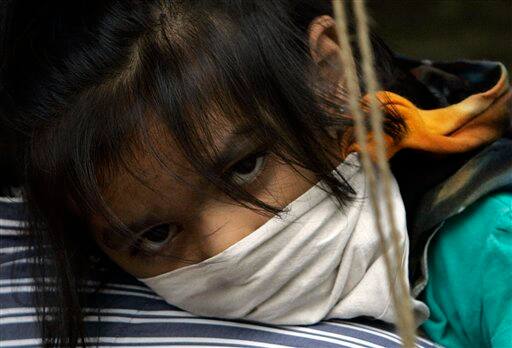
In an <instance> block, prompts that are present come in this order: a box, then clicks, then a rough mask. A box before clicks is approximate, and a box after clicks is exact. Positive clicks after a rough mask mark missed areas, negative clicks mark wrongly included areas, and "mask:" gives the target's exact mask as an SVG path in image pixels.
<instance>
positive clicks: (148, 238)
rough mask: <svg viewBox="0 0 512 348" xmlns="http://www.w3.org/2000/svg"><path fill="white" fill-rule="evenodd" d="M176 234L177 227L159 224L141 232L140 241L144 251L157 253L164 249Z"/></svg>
mask: <svg viewBox="0 0 512 348" xmlns="http://www.w3.org/2000/svg"><path fill="white" fill-rule="evenodd" d="M178 232H179V229H178V226H177V225H175V224H160V225H156V226H153V227H151V228H149V229H147V230H146V231H145V232H143V233H142V235H141V240H142V243H143V244H144V247H145V248H146V249H150V250H154V251H157V250H159V249H161V248H162V247H164V246H165V245H166V244H167V243H168V242H169V241H170V240H171V239H172V238H173V237H174V236H175V235H176V234H177V233H178Z"/></svg>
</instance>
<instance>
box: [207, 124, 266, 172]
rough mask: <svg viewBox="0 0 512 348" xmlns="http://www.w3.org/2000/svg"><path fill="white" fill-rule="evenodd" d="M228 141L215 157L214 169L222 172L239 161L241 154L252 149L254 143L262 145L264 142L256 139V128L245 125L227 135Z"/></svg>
mask: <svg viewBox="0 0 512 348" xmlns="http://www.w3.org/2000/svg"><path fill="white" fill-rule="evenodd" d="M225 139H226V140H225V141H224V142H223V145H222V147H223V150H222V151H220V153H219V154H218V155H217V156H215V158H214V161H213V165H212V169H214V170H216V171H222V170H223V169H224V168H225V167H226V166H227V165H229V164H230V163H232V162H233V161H235V160H236V159H238V157H239V155H240V152H241V151H242V152H244V150H245V149H246V148H250V147H251V145H253V144H254V143H258V144H260V143H261V142H262V141H260V140H256V139H255V138H254V127H253V126H251V125H250V124H245V125H242V126H239V127H237V128H235V129H234V130H233V131H231V132H229V133H228V134H226V138H225ZM252 147H254V146H252Z"/></svg>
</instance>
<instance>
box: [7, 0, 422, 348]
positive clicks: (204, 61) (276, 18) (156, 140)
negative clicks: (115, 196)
mask: <svg viewBox="0 0 512 348" xmlns="http://www.w3.org/2000/svg"><path fill="white" fill-rule="evenodd" d="M27 9H30V10H27ZM1 11H2V12H1V13H0V16H1V19H2V21H1V23H2V27H1V28H0V29H1V30H2V41H1V43H0V45H1V46H0V51H2V53H3V55H2V57H1V62H0V64H1V65H0V123H1V124H2V125H5V126H4V127H3V128H2V129H0V146H1V147H5V148H8V149H9V150H10V152H11V153H13V154H15V155H14V156H12V158H7V159H6V160H7V161H11V162H12V163H11V164H12V165H9V166H8V168H9V170H10V171H9V173H8V175H6V176H5V177H2V178H1V179H2V182H0V185H2V186H3V187H8V186H12V185H15V184H21V186H22V188H23V191H24V195H25V197H26V201H27V204H28V208H29V213H30V236H31V238H32V240H33V241H32V245H33V249H34V250H33V252H34V254H35V255H36V260H37V262H36V264H35V265H34V268H33V274H34V278H35V279H37V280H38V283H37V287H38V289H39V291H36V292H35V293H34V294H35V296H36V301H37V302H36V303H37V306H38V310H39V315H40V318H41V330H42V334H43V340H44V344H45V345H46V346H59V345H63V346H76V345H77V344H84V345H85V341H84V337H85V332H84V324H83V317H84V313H83V311H82V309H83V308H85V307H87V305H88V297H87V296H86V294H85V292H84V281H85V279H91V278H93V279H98V280H99V281H100V284H101V281H102V280H105V279H106V278H108V274H109V272H111V271H112V270H114V269H115V267H116V266H115V265H114V263H112V262H110V261H108V260H107V259H106V258H105V257H103V253H102V251H100V250H99V248H98V247H97V245H96V242H95V240H94V238H93V236H92V234H91V233H90V228H91V216H100V217H101V218H102V219H103V220H105V221H107V222H108V226H109V228H110V231H113V232H112V233H113V236H114V237H112V238H111V239H112V240H111V241H110V244H111V247H113V248H123V247H127V245H126V244H127V242H126V241H130V242H134V241H137V239H138V237H140V234H137V233H134V231H132V229H130V228H129V227H128V226H127V224H126V223H125V221H123V219H120V218H119V216H118V215H117V214H115V212H114V211H113V210H112V209H111V207H110V205H109V204H108V202H107V201H106V198H105V192H108V191H109V189H110V183H111V181H112V180H113V178H116V177H117V176H119V173H121V172H123V173H129V174H130V175H131V176H132V177H134V178H139V179H141V180H140V181H142V182H143V181H144V180H143V179H142V178H143V177H145V176H144V174H145V173H141V172H138V171H137V170H136V169H134V167H135V166H134V163H137V162H138V161H140V154H141V153H143V154H144V156H146V157H150V158H151V159H152V160H153V161H154V162H155V163H158V164H159V165H160V166H161V167H162V168H165V169H166V170H167V174H168V176H169V177H172V178H174V179H175V180H178V181H179V182H181V183H182V185H185V186H187V187H190V190H191V191H193V192H202V191H201V190H202V187H208V188H209V189H212V190H214V191H215V192H221V193H222V194H223V195H224V196H226V197H227V198H228V199H229V200H231V201H232V202H234V204H237V205H239V206H243V207H245V208H247V209H250V210H253V211H256V212H258V213H261V214H264V215H265V214H267V215H274V214H279V212H280V210H281V207H280V206H275V205H272V204H268V203H267V202H264V201H262V200H261V199H259V198H258V197H257V196H256V195H255V194H253V192H251V190H249V189H247V186H245V185H243V182H246V181H242V182H241V181H240V180H233V176H232V175H227V174H226V173H227V171H226V170H225V168H226V166H227V165H228V164H229V162H230V159H229V158H230V157H229V156H228V157H226V153H225V151H224V148H226V147H228V148H229V146H226V145H225V144H224V145H221V144H220V143H219V141H218V140H219V139H220V138H223V137H224V136H225V135H224V134H225V133H223V131H225V130H226V129H231V130H233V129H237V130H238V131H235V132H232V133H250V134H247V135H246V136H245V138H246V139H249V141H248V142H249V143H250V144H251V146H253V147H254V149H252V150H251V151H250V152H249V153H248V154H246V155H247V156H246V157H244V158H249V160H250V161H252V160H254V161H253V162H254V163H257V160H258V159H259V158H260V157H258V156H260V155H261V154H262V153H265V154H267V153H270V154H272V156H274V157H275V158H277V159H278V160H279V161H280V162H282V163H286V164H288V165H290V166H292V167H294V168H298V169H299V170H298V172H300V169H304V170H307V171H308V172H310V173H312V174H313V177H314V178H313V179H312V180H311V181H312V182H316V181H319V180H323V181H324V182H326V183H327V184H328V185H329V187H330V189H331V190H332V192H333V194H334V195H335V196H336V198H337V199H338V201H339V202H340V203H341V205H342V206H343V205H344V204H349V202H350V199H351V197H352V195H353V191H352V189H351V187H350V186H349V185H348V184H347V183H345V182H343V181H340V180H338V179H337V178H335V177H334V176H333V174H332V169H333V167H334V163H336V161H337V160H339V158H340V153H341V152H342V151H341V150H340V149H339V148H336V147H333V146H332V144H333V143H337V142H338V140H339V139H340V138H341V137H342V136H343V134H344V132H345V130H346V129H347V128H348V127H351V126H352V125H353V120H352V118H351V117H350V116H349V114H348V113H347V112H346V111H343V110H347V105H346V104H347V101H348V95H347V94H346V93H345V92H342V93H340V88H339V86H334V87H333V86H332V82H331V81H329V80H328V79H326V78H324V77H323V76H322V75H321V74H320V72H319V67H318V65H317V64H315V63H314V62H313V60H312V58H311V52H310V47H309V45H308V27H309V24H310V23H311V21H312V20H313V19H314V18H317V17H319V16H323V15H331V16H332V15H333V12H332V4H331V3H330V2H329V1H311V0H275V1H258V0H254V1H252V0H225V1H223V0H222V1H221V0H219V1H209V0H195V1H188V0H187V1H185V0H183V1H156V0H155V1H138V0H128V1H82V0H81V1H74V2H72V3H64V4H62V3H59V4H57V3H50V4H48V3H42V2H39V1H29V2H23V3H22V2H20V1H7V2H6V3H5V5H2V7H1ZM350 28H352V26H351V23H350V21H349V31H353V30H352V29H350ZM351 44H353V43H351ZM371 45H372V48H373V54H374V56H375V64H371V65H372V67H373V69H375V72H376V74H377V78H378V80H379V81H380V82H381V84H382V87H384V88H385V89H386V90H389V91H395V92H397V93H401V92H402V91H404V90H407V91H408V95H409V96H411V95H412V96H413V95H414V93H413V92H414V91H413V92H412V93H411V90H410V88H411V87H410V85H409V84H408V82H407V81H405V80H401V79H400V76H402V75H403V74H401V73H400V69H399V68H398V67H397V66H395V64H394V58H393V55H392V54H391V52H390V51H389V50H388V48H387V47H386V46H385V45H384V44H383V43H382V42H381V41H380V40H379V39H378V38H377V37H376V36H373V35H372V36H371ZM354 59H355V62H356V66H355V68H354V69H355V70H354V73H355V76H362V75H361V73H360V72H361V69H360V67H359V66H358V62H359V61H360V53H359V50H358V49H357V48H356V47H355V46H354ZM337 69H338V70H340V69H341V68H340V67H339V66H338V68H337ZM397 76H398V77H397ZM361 85H362V91H364V90H365V89H366V87H365V86H367V85H368V83H367V81H365V82H364V83H362V84H361ZM386 117H389V118H386V119H385V125H384V130H385V131H386V132H387V133H388V134H392V135H393V136H396V137H399V136H400V130H401V125H400V120H399V119H393V118H392V116H391V115H386ZM220 130H223V131H222V132H221V131H220ZM241 130H243V131H241ZM333 135H334V136H333ZM235 147H236V146H235ZM177 154H179V155H180V156H182V157H183V158H185V159H186V163H187V168H188V169H187V170H189V171H191V172H193V173H194V174H195V175H196V176H197V177H198V178H199V179H198V180H199V181H200V182H201V185H202V186H201V185H195V182H190V180H188V179H187V178H188V177H187V175H180V171H179V170H178V169H177V166H176V165H175V161H174V156H176V155H177ZM251 156H253V157H251ZM14 159H16V161H15V162H16V163H14ZM245 163H247V162H245ZM251 163H252V162H251ZM237 164H238V166H234V167H235V168H236V170H237V171H238V173H239V174H240V173H242V174H247V173H245V172H244V170H245V171H246V172H247V171H248V170H247V168H248V167H247V165H246V164H244V163H242V164H240V162H237ZM232 167H233V166H231V168H232ZM338 174H339V175H341V176H342V173H338ZM13 178H16V180H14V179H13ZM237 178H240V175H238V176H237ZM16 181H20V182H16ZM142 184H144V182H143V183H142ZM70 231H72V232H70ZM157 232H158V231H157ZM116 236H117V237H116ZM155 238H157V237H155V236H153V239H154V240H153V241H155V240H156V239H155ZM135 245H137V244H135ZM138 245H139V246H140V245H141V244H140V243H139V244H138ZM45 246H50V247H49V248H48V249H47V248H45ZM49 251H50V252H49ZM142 251H144V250H142ZM146 251H147V250H146ZM91 258H93V259H97V258H99V260H100V261H99V262H90V260H91ZM48 279H52V281H48ZM100 286H101V285H100Z"/></svg>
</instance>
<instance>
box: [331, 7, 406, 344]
mask: <svg viewBox="0 0 512 348" xmlns="http://www.w3.org/2000/svg"><path fill="white" fill-rule="evenodd" d="M353 6H354V13H355V17H356V25H357V27H356V28H357V33H358V44H359V47H360V50H361V55H362V63H363V64H362V68H363V76H364V80H365V84H366V86H367V90H368V91H367V92H368V94H369V101H370V117H371V119H370V121H371V126H372V131H373V136H374V139H375V144H376V160H377V166H378V169H379V173H380V175H381V176H382V183H383V190H384V197H385V210H386V211H387V212H386V213H387V214H386V216H387V218H388V220H389V224H390V228H391V243H392V246H393V249H394V254H393V257H394V259H395V262H396V268H397V275H396V278H395V276H394V275H393V265H392V260H391V257H390V255H389V253H388V250H389V246H388V241H387V240H386V239H385V236H384V231H383V227H382V214H381V211H380V205H379V202H378V187H377V180H376V178H377V176H376V173H375V170H374V167H373V164H372V162H371V159H370V155H369V152H368V142H367V136H368V134H369V133H368V129H367V127H366V122H365V120H364V115H363V112H362V110H361V108H360V97H361V96H360V89H359V83H358V78H357V70H356V65H355V61H354V56H353V53H352V48H351V45H350V41H349V35H348V29H347V25H346V23H347V19H346V18H347V17H346V13H345V9H344V6H343V4H342V2H341V0H333V9H334V15H335V21H336V31H337V34H338V40H339V44H340V48H341V49H340V50H339V54H340V60H341V62H342V66H343V68H344V69H343V71H344V76H345V82H346V84H347V86H346V87H347V90H348V92H349V93H348V101H349V108H350V110H351V111H352V113H353V115H354V124H355V135H356V141H357V143H358V144H359V146H360V149H361V151H360V153H361V161H362V165H363V170H364V171H365V173H366V175H367V177H368V182H369V189H370V195H369V196H370V203H371V205H372V209H373V210H374V212H375V218H376V229H377V232H378V234H379V237H380V238H379V239H380V247H381V248H382V252H383V256H384V262H385V265H386V275H387V280H388V285H389V288H390V292H391V296H392V301H393V304H394V309H395V317H396V319H397V327H398V331H399V333H400V336H401V337H402V341H403V345H404V347H414V342H415V327H416V326H415V322H414V316H413V313H412V310H411V303H410V300H409V298H410V295H409V289H408V286H407V284H406V282H405V276H406V274H405V271H406V270H404V269H403V267H402V266H401V265H402V262H401V260H402V258H403V256H404V255H403V254H402V251H401V248H400V246H399V233H398V229H397V225H396V221H395V216H394V214H393V212H394V209H393V203H392V199H391V174H390V170H389V165H388V162H387V158H386V153H385V143H384V133H383V127H382V118H383V117H382V112H381V110H380V108H379V101H378V100H377V98H376V95H375V92H376V91H377V90H378V83H377V78H376V75H375V71H374V69H373V54H372V50H371V46H370V40H369V33H368V20H367V15H366V10H365V6H364V2H363V1H362V0H353ZM397 280H398V283H399V284H398V288H397V287H396V286H395V282H396V281H397Z"/></svg>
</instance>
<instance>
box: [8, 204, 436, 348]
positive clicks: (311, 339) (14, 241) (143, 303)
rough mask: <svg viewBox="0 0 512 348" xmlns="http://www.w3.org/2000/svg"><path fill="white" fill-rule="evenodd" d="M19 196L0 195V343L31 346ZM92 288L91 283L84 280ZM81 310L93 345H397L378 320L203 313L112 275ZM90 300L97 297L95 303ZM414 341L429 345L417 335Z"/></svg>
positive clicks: (32, 316) (36, 342) (29, 285)
mask: <svg viewBox="0 0 512 348" xmlns="http://www.w3.org/2000/svg"><path fill="white" fill-rule="evenodd" d="M22 208H23V202H22V201H21V200H20V199H16V198H15V199H11V198H2V197H0V238H1V243H0V304H1V308H0V347H2V348H7V347H37V346H40V342H41V341H40V338H39V337H40V336H39V333H38V331H37V326H36V322H37V319H36V313H35V309H34V307H33V306H32V305H31V303H32V294H33V291H34V286H33V285H34V280H33V279H32V278H31V277H30V273H29V266H30V263H31V262H33V260H32V259H31V258H30V255H28V253H27V250H28V245H27V240H26V238H25V237H24V234H23V233H24V232H23V231H24V222H23V221H22V216H23V215H22ZM88 285H90V290H91V292H92V291H93V290H95V289H96V287H95V285H96V284H95V283H94V282H92V281H91V282H89V283H88ZM94 296H96V297H97V298H95V302H97V303H98V307H99V308H101V310H100V315H98V309H97V308H88V309H86V312H88V313H90V314H89V315H87V316H86V317H85V322H86V329H87V333H88V335H89V336H90V338H89V339H88V342H90V343H91V345H93V346H98V347H167V346H172V347H178V346H179V347H190V346H197V347H268V348H271V347H272V348H273V347H351V348H355V347H366V348H369V347H371V348H381V347H399V346H400V338H399V337H398V335H396V334H395V333H394V332H393V331H392V330H391V329H389V328H385V327H384V326H382V325H384V324H382V325H381V324H377V323H376V322H371V323H362V322H360V321H358V322H352V321H341V320H331V321H324V322H321V323H318V324H316V325H311V326H272V325H261V324H254V323H248V322H238V321H227V320H220V319H213V318H202V317H198V316H195V315H192V314H190V313H188V312H185V311H183V310H180V309H178V308H176V307H173V306H171V305H169V304H167V303H166V302H164V301H163V300H162V299H161V298H160V297H159V296H157V295H155V294H154V293H153V292H152V291H151V290H150V289H149V288H147V287H146V286H145V285H144V284H142V283H139V282H138V281H137V280H135V279H133V278H132V277H129V276H128V275H126V274H119V275H118V277H116V278H115V279H111V280H110V282H109V283H108V284H106V285H105V286H104V287H102V290H101V291H100V293H98V294H95V295H94ZM96 300H97V301H96ZM417 347H424V348H430V347H435V345H434V344H432V343H430V342H429V341H427V340H425V339H422V338H418V341H417Z"/></svg>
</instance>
